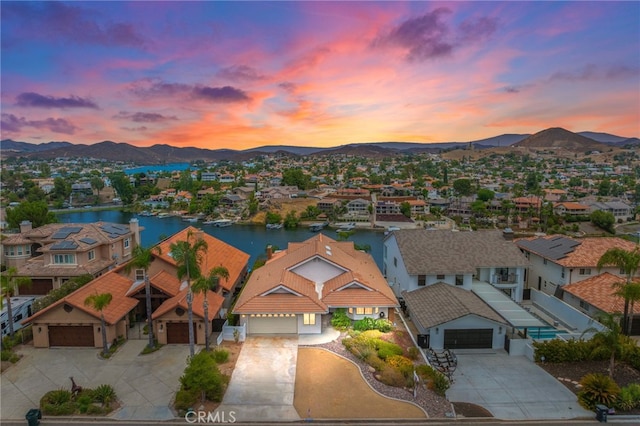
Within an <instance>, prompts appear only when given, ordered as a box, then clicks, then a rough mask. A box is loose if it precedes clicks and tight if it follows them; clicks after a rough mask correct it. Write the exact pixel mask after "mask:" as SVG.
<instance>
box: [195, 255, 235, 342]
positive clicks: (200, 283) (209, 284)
mask: <svg viewBox="0 0 640 426" xmlns="http://www.w3.org/2000/svg"><path fill="white" fill-rule="evenodd" d="M221 278H224V279H225V280H228V279H229V270H228V269H227V268H225V267H224V266H216V267H215V268H213V269H212V270H211V271H209V274H208V275H207V276H204V275H203V276H201V277H200V278H198V279H197V280H196V281H195V282H194V283H193V291H194V293H202V295H203V296H204V298H203V302H202V307H203V309H204V344H205V349H206V350H207V351H208V350H209V301H208V300H207V292H208V291H209V290H211V291H215V290H216V288H217V287H218V284H219V283H220V279H221Z"/></svg>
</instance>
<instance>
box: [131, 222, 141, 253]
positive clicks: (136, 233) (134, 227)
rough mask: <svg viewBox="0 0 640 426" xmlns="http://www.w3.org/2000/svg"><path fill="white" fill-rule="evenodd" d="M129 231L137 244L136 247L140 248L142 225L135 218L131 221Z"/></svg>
mask: <svg viewBox="0 0 640 426" xmlns="http://www.w3.org/2000/svg"><path fill="white" fill-rule="evenodd" d="M129 230H130V231H131V232H132V233H133V238H134V240H135V242H136V244H135V245H137V246H139V245H140V244H141V243H142V242H141V241H140V223H138V219H136V218H135V217H134V218H132V219H131V220H130V221H129Z"/></svg>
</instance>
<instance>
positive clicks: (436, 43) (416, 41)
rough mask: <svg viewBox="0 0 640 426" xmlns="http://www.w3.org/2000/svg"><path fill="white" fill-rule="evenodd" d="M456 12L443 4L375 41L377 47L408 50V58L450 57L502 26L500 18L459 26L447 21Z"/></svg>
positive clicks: (477, 19) (487, 18) (463, 23)
mask: <svg viewBox="0 0 640 426" xmlns="http://www.w3.org/2000/svg"><path fill="white" fill-rule="evenodd" d="M451 13H452V12H451V10H450V9H448V8H446V7H440V8H438V9H435V10H434V11H432V12H428V13H425V14H424V15H422V16H418V17H416V18H410V19H407V20H406V21H404V22H402V23H401V24H400V25H398V26H397V27H395V28H393V29H391V31H389V32H387V33H386V34H381V35H379V36H378V37H377V38H376V39H375V40H374V41H373V43H372V46H373V47H374V48H386V47H389V46H395V47H400V48H403V49H405V50H407V54H406V59H407V60H409V61H415V62H422V61H425V60H428V59H435V58H440V57H446V56H449V55H451V54H453V53H454V51H455V50H456V49H459V48H460V47H463V46H464V45H467V44H473V43H477V42H481V41H484V40H485V39H487V38H488V37H489V36H491V35H492V34H493V33H494V32H495V31H496V29H497V28H498V20H497V19H495V18H490V17H480V18H476V19H470V20H466V21H464V22H462V23H461V24H460V25H459V26H458V28H457V29H454V28H452V27H451V25H450V24H449V23H447V22H445V21H444V18H445V17H446V16H447V15H450V14H451Z"/></svg>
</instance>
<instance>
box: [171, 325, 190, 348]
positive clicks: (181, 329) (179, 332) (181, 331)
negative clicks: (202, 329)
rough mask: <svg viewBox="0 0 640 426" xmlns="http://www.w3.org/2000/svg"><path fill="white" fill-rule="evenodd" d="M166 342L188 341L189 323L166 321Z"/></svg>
mask: <svg viewBox="0 0 640 426" xmlns="http://www.w3.org/2000/svg"><path fill="white" fill-rule="evenodd" d="M194 334H195V330H194ZM167 343H189V323H188V322H168V323H167Z"/></svg>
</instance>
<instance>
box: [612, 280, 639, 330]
mask: <svg viewBox="0 0 640 426" xmlns="http://www.w3.org/2000/svg"><path fill="white" fill-rule="evenodd" d="M616 287H617V289H616V292H615V295H617V296H620V297H622V298H623V299H624V301H625V303H627V302H628V303H629V315H628V319H626V321H627V323H626V328H625V326H624V325H623V327H622V329H623V331H625V332H626V334H628V335H631V326H632V324H633V307H634V305H635V303H636V302H640V282H633V283H628V284H622V285H617V286H616Z"/></svg>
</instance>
